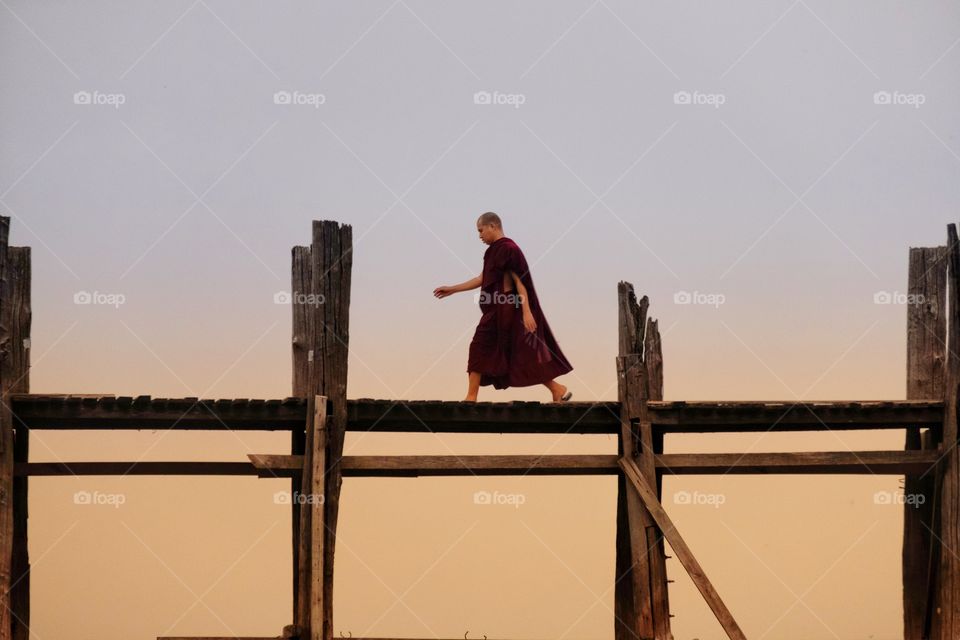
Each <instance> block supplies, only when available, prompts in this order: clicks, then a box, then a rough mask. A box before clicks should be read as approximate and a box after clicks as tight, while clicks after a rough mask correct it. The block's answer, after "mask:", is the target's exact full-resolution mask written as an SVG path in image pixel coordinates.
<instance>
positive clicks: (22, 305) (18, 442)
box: [7, 247, 33, 640]
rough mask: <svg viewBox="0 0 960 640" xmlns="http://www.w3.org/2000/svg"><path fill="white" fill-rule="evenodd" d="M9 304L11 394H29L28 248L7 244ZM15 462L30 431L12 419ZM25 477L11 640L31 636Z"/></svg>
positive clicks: (24, 456)
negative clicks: (11, 314) (11, 361)
mask: <svg viewBox="0 0 960 640" xmlns="http://www.w3.org/2000/svg"><path fill="white" fill-rule="evenodd" d="M7 260H8V261H9V264H10V271H9V273H10V276H11V277H10V286H11V289H10V305H11V308H12V309H13V324H12V325H11V331H10V335H11V341H10V346H11V351H10V356H11V358H12V359H13V365H12V367H11V368H12V369H13V371H14V372H16V373H15V375H16V378H15V379H14V380H13V381H12V382H11V387H10V393H30V325H31V322H32V313H33V312H32V309H31V306H30V284H31V276H30V247H10V249H9V253H8V254H7ZM14 420H15V422H16V424H14V446H13V459H14V464H16V463H18V462H29V458H30V455H29V452H30V430H29V429H27V427H26V425H24V424H23V423H22V422H19V421H17V420H16V418H14ZM27 497H28V494H27V476H14V478H13V558H12V560H11V570H12V571H11V574H10V577H11V580H12V586H11V588H10V611H11V615H12V620H11V625H12V628H13V629H12V633H11V636H12V637H13V640H29V637H30V555H29V553H28V551H27V517H28V512H27Z"/></svg>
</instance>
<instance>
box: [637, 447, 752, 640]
mask: <svg viewBox="0 0 960 640" xmlns="http://www.w3.org/2000/svg"><path fill="white" fill-rule="evenodd" d="M620 467H621V468H622V469H623V472H624V474H625V475H626V476H627V479H628V480H629V481H630V483H631V484H632V485H633V487H634V489H636V491H637V494H638V495H639V496H640V498H641V499H642V500H643V503H644V505H645V506H646V507H647V510H648V511H649V512H650V514H651V516H653V519H654V520H655V521H656V522H657V524H658V525H659V527H660V530H661V531H662V532H663V535H664V536H665V537H666V539H667V541H668V542H669V543H670V547H671V548H672V549H673V551H674V553H676V554H677V558H678V559H679V560H680V563H681V564H682V565H683V568H684V569H686V570H687V574H688V575H689V576H690V579H691V580H693V583H694V585H696V587H697V589H698V590H699V591H700V594H701V595H702V596H703V598H704V600H706V602H707V605H708V606H709V607H710V610H711V611H712V612H713V615H715V616H716V617H717V621H719V622H720V626H721V627H723V630H724V632H725V633H726V634H727V637H729V638H730V639H731V640H746V636H745V635H744V634H743V631H741V629H740V627H739V625H737V622H736V620H734V618H733V615H732V614H731V613H730V610H729V609H727V606H726V605H725V604H724V603H723V600H722V599H721V598H720V594H718V593H717V590H716V589H715V588H714V587H713V584H712V583H711V582H710V580H709V579H708V578H707V575H706V573H704V571H703V568H702V567H701V566H700V563H699V562H698V561H697V558H696V556H694V555H693V552H692V551H691V550H690V547H688V546H687V543H686V542H685V541H684V539H683V537H682V536H681V535H680V532H679V531H677V529H676V527H674V525H673V521H672V520H670V516H668V515H667V512H666V511H665V510H664V509H663V506H662V505H661V504H660V501H659V500H657V495H656V493H655V492H654V490H653V488H652V487H651V486H650V485H649V484H648V483H647V481H646V480H645V479H644V478H643V474H642V472H641V471H640V468H639V467H637V465H636V463H635V462H634V461H633V460H632V459H631V458H630V457H629V456H623V457H622V458H620Z"/></svg>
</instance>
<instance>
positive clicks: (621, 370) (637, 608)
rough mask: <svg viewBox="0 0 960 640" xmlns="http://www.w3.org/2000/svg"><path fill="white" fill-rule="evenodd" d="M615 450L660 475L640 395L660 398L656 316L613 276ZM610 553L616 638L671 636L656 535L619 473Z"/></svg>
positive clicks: (653, 477) (649, 474) (664, 639)
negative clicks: (651, 316)
mask: <svg viewBox="0 0 960 640" xmlns="http://www.w3.org/2000/svg"><path fill="white" fill-rule="evenodd" d="M617 290H618V301H619V307H618V308H619V313H618V318H619V343H620V347H619V356H618V357H617V380H618V397H619V400H620V420H621V434H620V450H619V451H618V453H619V455H621V456H623V455H629V456H631V457H632V458H634V459H635V460H636V461H637V465H638V467H639V468H640V469H641V471H642V473H643V475H644V477H645V479H646V480H647V482H649V483H650V485H651V486H655V487H656V490H657V498H658V499H659V498H660V487H661V481H660V478H659V477H658V475H659V474H657V472H656V467H655V458H654V456H655V454H657V453H662V439H661V438H655V437H654V435H653V426H652V425H651V423H650V420H649V418H648V416H647V400H662V399H663V356H662V354H661V349H660V334H659V331H658V329H657V322H656V321H655V320H652V319H648V318H647V309H648V307H649V301H648V299H647V297H646V296H644V297H643V298H641V299H640V302H639V303H638V302H637V298H636V295H635V294H634V291H633V285H631V284H630V283H628V282H620V283H619V284H618V286H617ZM616 546H617V557H616V576H615V579H616V584H615V589H614V592H615V597H614V605H615V609H614V613H615V616H616V622H615V625H614V635H615V637H616V640H637V639H640V640H653V639H655V640H672V638H673V635H672V634H671V632H670V606H669V599H668V594H667V571H666V556H665V554H664V546H663V536H662V535H661V533H660V530H659V528H658V527H657V524H656V522H654V520H653V518H652V517H651V515H650V513H649V511H648V510H647V509H646V507H645V506H644V505H643V502H642V501H641V500H640V498H639V496H638V495H637V494H636V492H635V491H632V490H630V489H629V488H628V487H627V486H626V480H625V477H624V476H623V474H621V475H620V476H619V478H618V481H617V541H616Z"/></svg>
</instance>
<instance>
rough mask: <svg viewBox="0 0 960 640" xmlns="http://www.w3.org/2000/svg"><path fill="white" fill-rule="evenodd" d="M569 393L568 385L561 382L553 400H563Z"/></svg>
mask: <svg viewBox="0 0 960 640" xmlns="http://www.w3.org/2000/svg"><path fill="white" fill-rule="evenodd" d="M565 395H567V387H566V385H562V384H559V385H557V387H556V390H555V391H554V392H553V401H554V402H560V401H561V400H563V396H565Z"/></svg>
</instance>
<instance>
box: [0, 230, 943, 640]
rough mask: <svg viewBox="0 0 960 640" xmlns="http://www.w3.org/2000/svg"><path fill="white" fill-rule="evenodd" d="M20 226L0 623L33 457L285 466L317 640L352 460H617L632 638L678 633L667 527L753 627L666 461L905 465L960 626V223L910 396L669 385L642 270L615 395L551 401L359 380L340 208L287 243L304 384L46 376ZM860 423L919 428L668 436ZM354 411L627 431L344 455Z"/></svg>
mask: <svg viewBox="0 0 960 640" xmlns="http://www.w3.org/2000/svg"><path fill="white" fill-rule="evenodd" d="M9 227H10V220H9V218H6V217H0V587H2V588H0V593H2V595H0V598H2V599H3V600H2V602H0V604H2V605H3V606H2V607H0V640H10V639H11V638H14V639H16V640H28V637H29V624H30V564H29V557H28V553H27V522H28V518H27V515H28V514H27V495H28V494H27V491H28V479H29V477H30V476H55V475H143V474H150V475H255V476H259V477H264V478H289V479H290V482H291V490H293V491H295V492H297V493H298V494H301V495H306V496H312V497H313V498H314V499H312V500H308V501H305V502H304V503H303V504H300V503H299V502H298V501H296V500H293V501H291V522H292V533H293V535H292V546H291V551H292V553H291V555H292V563H293V584H292V593H293V599H292V606H291V618H292V624H290V625H288V626H287V627H285V628H284V629H283V630H282V632H281V636H280V637H284V638H300V639H302V640H320V639H324V640H332V638H333V637H334V635H333V624H332V623H333V610H332V609H333V608H332V602H333V597H332V595H333V594H332V589H333V559H334V551H335V541H336V537H335V536H336V528H337V515H338V501H339V495H340V486H341V482H342V478H343V477H355V476H403V477H409V476H458V475H459V476H463V475H476V476H482V475H529V474H537V475H616V476H618V478H619V481H618V505H617V537H616V546H617V548H616V583H615V619H614V620H613V621H611V622H612V624H613V629H614V634H615V637H616V639H617V640H635V639H644V640H646V639H657V640H667V639H671V638H672V637H673V636H672V634H671V631H670V618H671V615H672V614H671V610H670V606H669V594H668V589H667V583H668V580H667V571H666V561H667V559H668V556H666V554H665V553H664V548H665V547H664V542H665V541H666V542H668V543H669V544H670V546H671V548H672V549H673V551H674V553H675V554H676V557H677V559H678V560H679V561H680V563H681V565H682V566H683V568H684V569H685V570H686V571H687V572H688V573H689V575H690V578H691V579H692V581H693V582H694V584H695V585H696V586H697V588H698V589H699V590H700V592H701V594H702V595H703V597H704V599H705V600H706V602H707V604H708V605H709V606H710V608H711V610H712V611H713V612H714V614H715V615H716V617H717V619H718V620H719V622H720V624H721V626H722V627H723V629H724V631H725V632H726V633H727V635H728V636H729V637H730V638H745V637H746V636H745V634H744V632H743V630H742V629H741V628H740V627H739V626H738V625H737V623H736V621H735V617H734V615H733V614H734V613H735V612H731V611H729V610H728V609H727V607H726V606H725V604H724V603H723V600H722V599H721V598H720V595H719V594H718V593H717V591H716V590H715V589H714V587H713V585H712V584H711V582H710V580H709V579H708V578H707V576H706V575H705V574H704V572H703V570H702V568H701V567H700V565H699V563H698V562H697V559H696V556H695V555H694V553H693V550H691V549H690V548H689V547H688V546H687V545H686V543H685V542H684V540H683V538H682V536H681V532H679V531H677V529H676V528H675V527H674V525H673V523H672V521H671V520H670V517H669V515H668V514H667V513H666V511H665V510H664V508H663V506H662V505H661V502H660V500H661V487H662V477H663V476H664V475H676V474H728V473H734V474H767V473H789V474H807V473H818V474H895V475H904V476H905V478H906V480H905V492H906V493H907V494H910V495H914V494H922V495H924V496H925V500H923V501H922V504H921V505H920V506H919V508H917V507H915V506H914V505H913V504H910V503H909V502H908V503H907V504H905V506H904V540H903V607H904V637H905V638H907V639H908V640H919V639H921V638H923V639H925V638H936V639H947V638H951V639H952V638H958V637H960V558H958V556H957V554H956V553H955V551H954V550H956V549H960V469H958V457H957V452H956V444H957V441H958V435H957V397H958V390H960V356H957V355H956V354H955V353H954V352H953V349H951V350H950V352H949V354H948V349H947V345H948V344H949V345H951V347H952V345H956V344H958V342H960V305H958V304H957V303H956V301H958V300H960V284H958V283H960V275H958V274H960V244H958V239H957V231H956V227H955V226H954V225H952V224H951V225H949V226H948V228H947V244H946V245H945V246H941V247H931V248H912V249H910V252H909V257H910V265H909V275H908V278H909V286H908V291H909V293H910V294H912V296H913V297H912V299H913V300H916V301H919V302H917V303H915V304H909V305H908V306H907V320H908V334H907V376H906V382H907V386H906V389H907V393H906V395H907V398H908V399H907V400H891V401H859V402H853V401H849V402H848V401H844V402H790V401H786V402H682V401H673V402H667V401H664V400H663V356H662V350H661V345H660V335H659V330H658V326H657V321H656V320H654V319H652V318H649V317H648V315H647V312H648V300H647V298H646V296H644V297H642V298H640V299H639V300H638V299H637V298H636V296H635V294H634V290H633V287H632V285H630V284H629V283H627V282H621V283H619V286H618V305H619V354H618V355H617V356H616V367H617V376H618V400H617V401H616V402H606V401H602V402H568V403H546V404H541V403H538V402H508V403H494V402H479V403H465V402H441V401H410V400H399V399H394V400H376V399H354V400H350V399H348V398H347V392H346V380H347V353H348V344H349V313H348V312H349V304H350V275H351V264H352V251H353V244H352V235H351V228H350V226H348V225H341V224H339V223H337V222H334V221H314V223H313V237H312V242H311V244H310V246H303V247H294V248H293V252H292V281H291V282H292V293H293V295H292V296H291V298H292V301H293V302H292V310H293V314H292V315H293V333H292V359H293V389H292V395H291V397H289V398H286V399H276V400H251V399H228V400H224V399H202V398H152V397H150V396H137V397H115V396H88V395H49V394H31V393H29V360H30V358H29V349H30V324H31V307H30V249H29V248H28V247H10V246H8V245H9V243H8V237H9ZM948 292H949V294H948ZM297 294H312V296H311V295H302V296H301V295H297ZM948 298H949V301H950V304H949V309H948ZM300 300H307V301H314V302H300ZM316 300H322V301H323V302H322V304H318V303H316V302H315V301H316ZM33 429H84V430H89V429H105V430H111V429H114V430H116V429H120V430H123V429H183V430H214V431H219V430H265V431H289V432H290V434H291V448H290V453H289V454H286V455H272V454H255V453H251V454H250V455H249V460H248V461H247V462H58V463H52V462H30V459H29V447H28V445H29V437H28V436H29V432H30V430H33ZM849 429H900V430H904V432H905V434H906V438H905V446H904V449H902V450H895V451H826V452H783V453H664V452H663V451H664V447H663V444H664V438H665V436H667V435H669V434H674V433H732V432H782V431H827V430H849ZM347 431H374V432H433V433H510V434H513V433H541V434H543V433H552V434H565V433H591V434H616V435H618V436H619V439H618V441H619V446H618V454H617V455H495V456H486V455H485V456H469V455H468V456H456V455H449V456H446V455H444V456H344V455H343V441H344V435H345V433H346V432H347ZM11 496H12V499H11ZM167 640H182V639H171V638H168V639H167ZM192 640H204V639H202V638H194V639H192ZM207 640H211V639H207ZM218 640H219V639H218ZM246 640H257V639H255V638H249V639H246ZM264 640H265V639H264ZM357 640H361V639H357ZM362 640H383V639H362Z"/></svg>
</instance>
